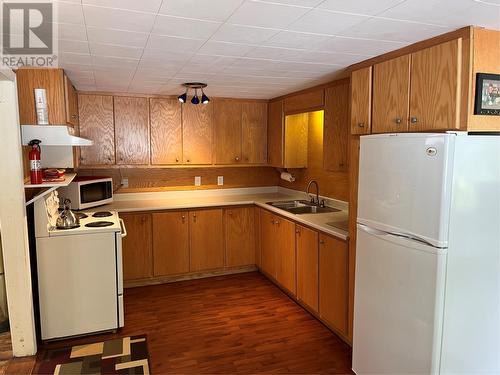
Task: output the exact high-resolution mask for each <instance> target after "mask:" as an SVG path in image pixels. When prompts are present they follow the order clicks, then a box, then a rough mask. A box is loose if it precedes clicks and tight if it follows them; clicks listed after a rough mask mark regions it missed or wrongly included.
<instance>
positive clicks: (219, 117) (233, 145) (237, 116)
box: [214, 99, 242, 164]
mask: <svg viewBox="0 0 500 375" xmlns="http://www.w3.org/2000/svg"><path fill="white" fill-rule="evenodd" d="M214 118H215V120H214V127H215V163H216V164H237V163H240V162H241V161H242V160H241V139H242V138H241V102H240V101H238V100H231V99H216V100H214Z"/></svg>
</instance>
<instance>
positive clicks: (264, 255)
mask: <svg viewBox="0 0 500 375" xmlns="http://www.w3.org/2000/svg"><path fill="white" fill-rule="evenodd" d="M275 226H276V224H275V218H274V215H273V214H272V213H270V212H269V211H266V210H263V209H261V210H260V239H261V260H260V262H261V268H262V270H263V271H264V272H265V273H267V274H268V275H270V276H271V277H274V278H276V252H277V246H278V241H277V240H276V230H275Z"/></svg>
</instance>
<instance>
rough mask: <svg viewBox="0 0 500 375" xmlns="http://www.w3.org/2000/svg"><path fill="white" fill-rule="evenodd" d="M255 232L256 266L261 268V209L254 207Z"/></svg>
mask: <svg viewBox="0 0 500 375" xmlns="http://www.w3.org/2000/svg"><path fill="white" fill-rule="evenodd" d="M253 210H254V228H255V229H254V230H255V265H256V266H257V267H259V268H260V267H261V265H262V263H261V235H260V208H259V207H254V208H253Z"/></svg>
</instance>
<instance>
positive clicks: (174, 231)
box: [152, 211, 189, 276]
mask: <svg viewBox="0 0 500 375" xmlns="http://www.w3.org/2000/svg"><path fill="white" fill-rule="evenodd" d="M188 215H189V212H187V211H173V212H162V213H153V214H152V216H153V260H154V262H153V264H154V267H153V271H154V272H153V275H154V276H165V275H178V274H181V273H187V272H189V218H188Z"/></svg>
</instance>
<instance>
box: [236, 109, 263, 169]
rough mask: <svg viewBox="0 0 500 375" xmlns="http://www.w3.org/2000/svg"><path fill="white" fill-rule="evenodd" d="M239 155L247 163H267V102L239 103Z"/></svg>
mask: <svg viewBox="0 0 500 375" xmlns="http://www.w3.org/2000/svg"><path fill="white" fill-rule="evenodd" d="M241 157H242V162H243V163H247V164H266V163H267V103H263V102H242V103H241Z"/></svg>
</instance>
